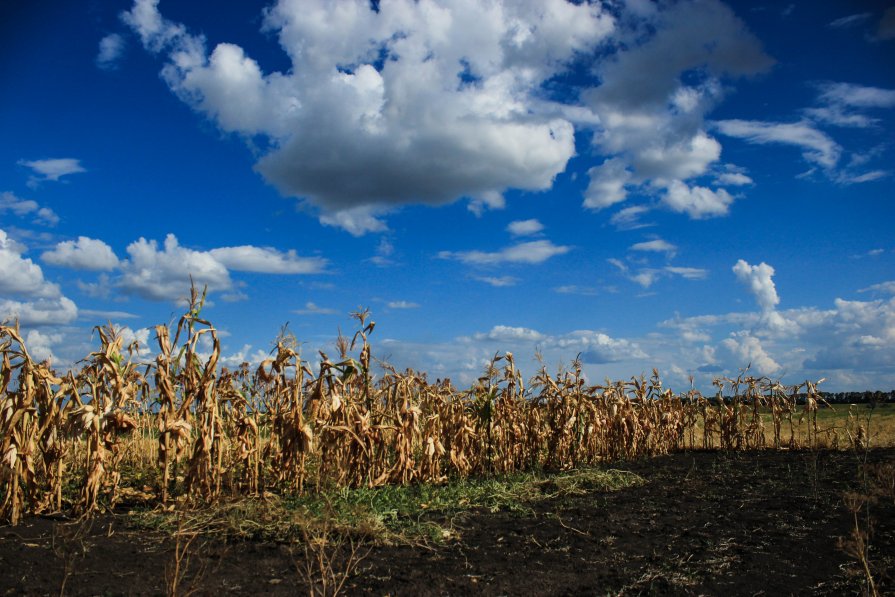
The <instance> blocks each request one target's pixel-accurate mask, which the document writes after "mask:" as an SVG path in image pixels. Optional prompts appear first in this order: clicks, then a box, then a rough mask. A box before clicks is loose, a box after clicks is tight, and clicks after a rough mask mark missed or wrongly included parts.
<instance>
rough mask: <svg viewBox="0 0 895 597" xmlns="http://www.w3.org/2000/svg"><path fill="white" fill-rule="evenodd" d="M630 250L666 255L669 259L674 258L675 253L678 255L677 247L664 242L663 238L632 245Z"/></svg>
mask: <svg viewBox="0 0 895 597" xmlns="http://www.w3.org/2000/svg"><path fill="white" fill-rule="evenodd" d="M630 250H632V251H641V252H648V253H664V254H665V255H666V256H667V257H668V258H671V257H674V255H675V253H677V246H675V245H673V244H671V243H670V242H668V241H665V240H662V239H661V238H657V239H654V240H650V241H645V242H642V243H636V244H633V245H631V247H630Z"/></svg>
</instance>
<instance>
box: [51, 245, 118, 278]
mask: <svg viewBox="0 0 895 597" xmlns="http://www.w3.org/2000/svg"><path fill="white" fill-rule="evenodd" d="M40 258H41V259H42V260H43V261H44V262H45V263H49V264H50V265H57V266H60V267H70V268H72V269H81V270H96V271H111V270H114V269H115V268H116V267H118V257H116V256H115V252H114V251H112V247H110V246H109V245H107V244H106V243H104V242H103V241H101V240H97V239H93V238H88V237H86V236H79V237H78V240H76V241H72V240H67V241H63V242H61V243H59V244H57V245H56V247H55V248H54V249H53V250H51V251H45V252H44V253H43V254H42V255H41V256H40Z"/></svg>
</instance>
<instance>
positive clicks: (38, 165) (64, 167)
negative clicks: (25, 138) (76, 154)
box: [18, 158, 87, 187]
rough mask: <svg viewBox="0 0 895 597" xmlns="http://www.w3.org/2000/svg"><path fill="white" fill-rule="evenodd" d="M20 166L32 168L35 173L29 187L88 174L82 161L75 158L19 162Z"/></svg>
mask: <svg viewBox="0 0 895 597" xmlns="http://www.w3.org/2000/svg"><path fill="white" fill-rule="evenodd" d="M18 164H19V165H20V166H25V167H27V168H30V169H31V170H32V171H33V172H34V176H32V177H31V178H30V179H29V180H28V185H29V186H32V187H33V186H35V185H37V184H39V183H41V182H44V181H47V180H50V181H58V180H60V179H61V178H62V177H64V176H69V175H71V174H78V173H80V172H87V170H86V169H85V168H84V167H83V166H82V165H81V160H77V159H75V158H54V159H49V160H19V162H18Z"/></svg>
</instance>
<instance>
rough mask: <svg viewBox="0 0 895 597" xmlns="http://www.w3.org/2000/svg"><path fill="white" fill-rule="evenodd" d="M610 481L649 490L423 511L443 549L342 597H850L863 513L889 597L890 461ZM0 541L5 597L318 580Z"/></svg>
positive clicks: (668, 472) (402, 551) (816, 457)
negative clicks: (519, 505)
mask: <svg viewBox="0 0 895 597" xmlns="http://www.w3.org/2000/svg"><path fill="white" fill-rule="evenodd" d="M612 467H613V468H617V469H623V470H627V471H631V472H633V473H636V474H637V475H639V476H640V477H642V478H643V479H644V481H645V482H643V483H640V484H637V485H635V486H631V487H627V488H625V489H621V490H618V491H598V490H594V491H587V492H583V493H574V494H568V493H565V494H562V495H561V496H559V497H551V495H552V492H551V488H550V483H549V481H548V482H547V483H545V484H544V486H543V492H544V498H543V499H539V500H535V501H532V502H530V503H528V504H527V505H526V507H525V508H523V509H521V510H520V509H512V510H500V511H497V512H491V511H487V510H482V509H473V510H469V511H465V512H461V513H451V514H450V515H449V516H447V515H444V514H440V513H438V512H433V513H431V514H430V516H431V517H432V519H433V520H434V521H436V522H437V523H438V524H439V525H440V526H441V527H443V528H446V529H449V531H450V532H449V533H446V538H445V539H444V540H443V541H440V542H434V541H429V542H425V543H423V542H420V543H419V544H415V545H402V544H392V545H383V544H373V545H369V544H364V545H361V546H360V547H359V549H358V551H357V552H356V555H357V556H359V557H360V556H362V557H363V559H362V560H361V561H360V562H359V564H358V565H357V568H356V571H355V573H354V574H352V575H351V576H350V577H349V578H347V580H346V583H345V585H344V587H343V590H344V592H345V593H346V594H370V595H472V594H475V595H582V594H586V595H724V596H733V595H762V594H765V595H860V594H862V593H866V591H867V590H868V585H867V581H866V576H867V575H866V573H865V571H864V568H863V565H862V563H861V561H860V559H859V558H858V557H857V556H856V553H855V552H856V550H855V546H854V544H852V547H851V548H849V546H848V543H849V542H850V541H853V539H854V537H853V531H854V530H855V526H856V525H855V520H856V518H855V514H854V513H853V512H852V511H851V510H855V509H858V512H857V522H858V525H857V526H858V530H859V531H860V532H863V533H868V535H867V539H866V542H867V546H868V547H867V549H866V560H867V562H868V565H869V570H870V572H871V574H872V576H873V579H874V581H875V583H876V589H877V590H878V591H879V593H880V594H883V595H885V594H895V488H893V487H892V485H891V484H892V479H893V472H892V471H893V470H895V449H892V448H887V449H878V450H872V451H869V452H866V453H855V452H849V451H774V450H766V451H760V452H684V453H677V454H673V455H669V456H662V457H656V458H651V459H642V460H636V461H629V462H620V463H614V464H613V465H612ZM854 492H857V493H854ZM856 495H860V496H864V497H862V498H857V497H855V496H856ZM850 507H851V510H850ZM0 538H2V540H0V595H58V594H60V591H61V590H62V592H64V594H66V595H164V594H166V593H170V592H171V587H172V585H171V581H172V579H173V578H174V577H175V576H177V579H178V586H177V592H178V594H183V595H186V594H198V595H213V594H235V595H292V594H306V593H307V592H308V588H309V586H308V582H307V581H308V578H309V577H313V574H308V573H307V572H306V571H305V568H304V562H303V560H304V558H305V551H304V550H303V548H302V546H301V545H300V544H291V545H290V544H286V543H278V542H274V541H259V540H241V541H234V540H229V541H225V540H220V539H216V538H213V537H207V536H202V535H199V536H197V537H195V539H194V540H193V541H192V543H190V544H189V545H188V546H187V547H186V550H185V556H184V558H183V559H182V560H181V567H180V570H179V571H178V570H175V568H174V563H175V560H176V557H175V556H176V553H175V549H176V548H177V545H176V544H175V542H174V540H173V539H172V538H171V535H170V534H166V533H161V532H157V531H153V530H147V528H146V527H145V526H142V527H137V526H135V525H134V524H133V517H132V516H129V515H128V514H126V513H120V514H115V515H103V516H99V517H96V518H94V519H93V520H92V521H91V522H89V523H86V524H83V523H75V522H71V521H65V520H58V519H52V518H46V517H32V518H27V519H25V520H24V521H23V522H22V523H21V524H19V525H18V526H15V527H9V526H6V527H0ZM184 543H185V542H184V541H181V544H180V547H181V548H183V547H184ZM344 553H345V552H342V556H339V555H338V554H337V555H336V559H335V561H334V562H333V563H332V565H331V567H330V568H331V569H332V570H333V571H335V572H336V575H335V576H336V577H338V571H339V570H341V569H342V568H341V567H342V566H343V561H342V559H341V558H342V557H344ZM318 580H319V578H318ZM63 583H64V584H63ZM317 588H318V589H319V588H321V587H320V586H318V587H317ZM328 588H329V589H331V588H332V585H330V586H329V587H328Z"/></svg>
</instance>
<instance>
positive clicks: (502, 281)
mask: <svg viewBox="0 0 895 597" xmlns="http://www.w3.org/2000/svg"><path fill="white" fill-rule="evenodd" d="M473 279H474V280H478V281H479V282H484V283H485V284H490V285H491V286H494V287H495V288H504V287H507V286H515V285H516V284H517V283H518V282H519V278H515V277H513V276H474V277H473Z"/></svg>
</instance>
